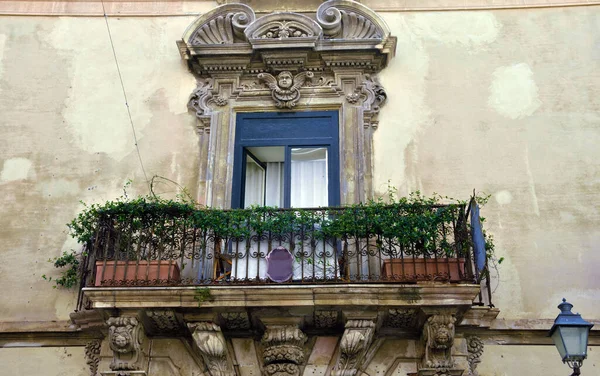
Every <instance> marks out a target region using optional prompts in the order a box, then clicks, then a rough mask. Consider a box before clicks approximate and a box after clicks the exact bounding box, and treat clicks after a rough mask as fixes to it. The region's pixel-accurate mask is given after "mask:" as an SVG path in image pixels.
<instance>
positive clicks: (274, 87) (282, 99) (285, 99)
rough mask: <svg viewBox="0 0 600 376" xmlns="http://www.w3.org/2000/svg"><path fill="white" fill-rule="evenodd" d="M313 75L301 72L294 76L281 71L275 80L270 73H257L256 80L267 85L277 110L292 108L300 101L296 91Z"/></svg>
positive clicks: (298, 92)
mask: <svg viewBox="0 0 600 376" xmlns="http://www.w3.org/2000/svg"><path fill="white" fill-rule="evenodd" d="M314 75H315V74H314V73H313V72H301V73H298V74H297V75H295V76H294V75H292V73H291V72H288V71H283V72H281V73H279V74H278V75H277V78H276V77H274V76H273V75H272V74H270V73H259V74H258V79H259V80H260V81H262V82H266V83H267V86H268V87H269V89H270V90H271V96H272V97H273V99H274V100H275V105H276V106H277V107H278V108H292V107H294V106H295V105H296V102H298V100H299V99H300V91H299V90H298V89H299V88H300V87H302V85H304V82H306V80H307V79H308V80H311V79H312V78H313V77H314Z"/></svg>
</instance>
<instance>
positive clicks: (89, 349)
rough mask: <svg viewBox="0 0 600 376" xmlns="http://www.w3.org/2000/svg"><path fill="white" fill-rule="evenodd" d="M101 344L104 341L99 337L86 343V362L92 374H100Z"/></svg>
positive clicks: (91, 375)
mask: <svg viewBox="0 0 600 376" xmlns="http://www.w3.org/2000/svg"><path fill="white" fill-rule="evenodd" d="M101 346H102V342H101V341H100V340H99V339H96V340H93V341H90V342H88V343H86V344H85V363H86V364H87V365H88V367H90V376H96V375H97V374H98V364H100V348H101Z"/></svg>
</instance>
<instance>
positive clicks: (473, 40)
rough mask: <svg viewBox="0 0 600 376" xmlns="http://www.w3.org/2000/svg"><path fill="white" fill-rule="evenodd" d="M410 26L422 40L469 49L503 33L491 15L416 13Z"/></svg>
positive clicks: (478, 13) (486, 43) (484, 43)
mask: <svg viewBox="0 0 600 376" xmlns="http://www.w3.org/2000/svg"><path fill="white" fill-rule="evenodd" d="M410 23H411V26H412V28H413V30H415V33H416V34H418V35H419V36H421V37H423V38H430V39H433V40H436V41H438V42H440V43H443V44H459V45H463V46H466V47H469V48H477V47H481V46H485V45H488V44H490V43H492V42H494V41H495V40H496V38H498V34H500V30H501V29H502V24H501V23H500V22H498V20H497V19H496V16H494V14H493V13H490V12H437V13H416V14H415V15H414V16H413V17H412V18H411V21H410Z"/></svg>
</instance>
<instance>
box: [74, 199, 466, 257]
mask: <svg viewBox="0 0 600 376" xmlns="http://www.w3.org/2000/svg"><path fill="white" fill-rule="evenodd" d="M439 201H440V198H439V197H438V196H434V197H431V198H426V197H423V196H421V195H420V194H419V192H416V193H413V194H412V195H410V196H409V197H403V198H400V199H398V200H395V201H394V202H392V203H385V202H383V201H381V200H380V201H371V202H368V203H366V204H357V205H352V206H348V207H344V208H319V209H301V208H298V209H279V208H275V207H252V208H249V209H232V210H220V209H212V208H198V207H196V206H194V205H193V204H192V203H189V202H180V201H173V200H165V199H161V198H156V197H139V198H136V199H134V200H116V201H109V202H107V203H105V204H102V205H98V204H95V205H91V206H88V207H87V208H86V209H85V210H84V211H82V212H81V213H80V214H79V215H78V216H77V218H75V219H74V220H73V221H72V222H71V223H70V224H69V227H70V229H71V235H72V236H73V237H75V238H76V239H77V240H78V241H79V242H80V243H84V244H85V243H87V242H89V241H91V240H92V239H93V237H94V236H95V235H96V234H97V233H98V231H99V226H102V225H103V223H106V221H111V222H112V223H116V224H118V226H119V229H120V230H127V231H126V232H128V233H132V234H135V233H138V231H139V230H142V229H147V228H148V227H149V226H152V234H153V237H155V238H158V237H161V236H164V237H169V236H171V235H172V231H173V229H174V228H181V227H183V228H197V229H204V230H206V231H210V232H211V233H212V235H213V236H214V237H217V238H220V239H241V238H248V237H250V236H252V235H262V234H266V233H272V234H289V233H298V232H301V231H305V232H307V233H308V232H310V233H311V234H312V236H314V238H315V239H317V240H322V239H325V238H346V237H353V238H372V237H374V236H378V237H379V238H380V240H381V241H384V240H383V239H387V241H388V242H389V241H391V239H393V242H394V244H393V245H396V246H402V245H405V246H406V247H405V252H406V254H409V255H412V254H416V255H433V254H434V253H437V254H440V255H441V254H447V255H450V254H453V253H454V252H455V249H454V248H453V245H452V244H450V243H448V242H447V241H445V239H446V236H445V235H446V234H443V233H441V232H443V231H448V232H449V231H453V229H452V221H453V220H455V219H456V216H457V213H458V211H459V208H463V206H464V204H448V205H442V204H440V202H439ZM122 232H123V233H125V231H122ZM379 245H383V244H379ZM388 245H390V244H388ZM411 245H417V246H416V247H415V246H411Z"/></svg>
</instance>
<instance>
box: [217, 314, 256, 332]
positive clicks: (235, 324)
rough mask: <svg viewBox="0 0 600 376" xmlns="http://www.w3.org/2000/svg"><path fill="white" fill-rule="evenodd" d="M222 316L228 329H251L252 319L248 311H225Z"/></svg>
mask: <svg viewBox="0 0 600 376" xmlns="http://www.w3.org/2000/svg"><path fill="white" fill-rule="evenodd" d="M221 317H222V320H223V324H224V326H225V328H227V329H228V330H247V329H250V319H249V318H248V314H247V313H246V312H223V313H221Z"/></svg>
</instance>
